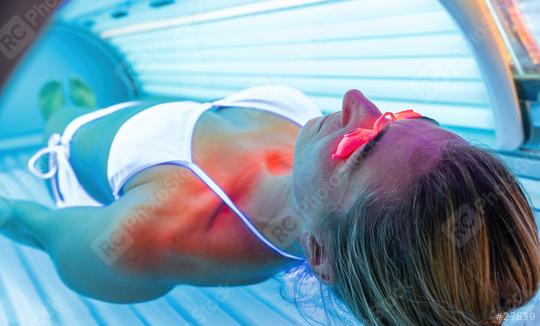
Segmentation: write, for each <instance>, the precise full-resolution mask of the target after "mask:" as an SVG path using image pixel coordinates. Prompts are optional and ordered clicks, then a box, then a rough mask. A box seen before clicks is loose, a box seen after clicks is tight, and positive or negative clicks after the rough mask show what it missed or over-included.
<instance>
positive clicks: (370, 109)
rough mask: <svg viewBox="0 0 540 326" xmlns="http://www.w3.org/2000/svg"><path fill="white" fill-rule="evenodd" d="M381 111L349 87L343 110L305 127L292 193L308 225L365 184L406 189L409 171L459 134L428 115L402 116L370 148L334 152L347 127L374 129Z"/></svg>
mask: <svg viewBox="0 0 540 326" xmlns="http://www.w3.org/2000/svg"><path fill="white" fill-rule="evenodd" d="M405 109H406V108H404V110H405ZM381 114H382V113H381V111H379V109H378V108H377V107H376V106H375V105H374V104H373V103H371V102H370V101H369V100H368V99H367V98H366V97H364V95H363V94H362V93H361V92H360V91H358V90H350V91H348V92H347V93H346V94H345V97H344V98H343V107H342V110H341V111H338V112H334V113H332V114H330V115H327V116H325V117H318V118H315V119H312V120H310V121H308V122H307V124H306V125H305V126H304V127H303V128H302V130H301V132H300V135H299V137H298V139H297V142H296V146H295V155H294V165H293V198H294V204H295V206H296V209H297V210H298V213H299V215H300V218H301V219H303V221H304V222H307V224H308V225H309V224H311V223H310V222H313V221H316V220H317V219H319V218H325V217H326V216H328V213H329V212H334V211H339V210H343V211H346V210H347V209H348V208H349V207H350V206H351V205H352V204H353V202H354V201H355V199H356V198H357V196H358V195H359V194H360V193H361V190H362V188H364V187H368V188H373V187H379V188H378V189H382V190H388V192H389V193H390V192H392V191H395V190H397V189H404V187H405V186H406V184H407V180H410V179H411V176H414V175H417V174H418V173H421V172H422V171H425V170H426V169H427V168H429V167H430V166H431V165H433V164H434V163H435V162H436V161H437V160H438V159H439V157H440V152H441V151H440V148H441V147H442V145H443V144H444V143H445V142H446V141H448V140H449V139H451V138H457V136H455V135H454V134H452V133H450V132H448V131H445V130H443V129H441V128H439V127H438V126H437V125H436V124H434V123H433V122H430V121H428V120H424V119H407V120H399V121H395V122H393V123H391V124H389V126H387V127H386V128H385V129H384V130H383V131H382V133H383V134H381V136H380V138H379V139H378V141H377V143H376V145H375V146H374V147H372V148H371V149H370V150H369V152H364V151H363V150H364V149H365V148H360V149H358V150H357V151H356V152H354V153H353V154H352V155H351V156H350V157H349V158H346V159H333V158H332V153H333V152H334V151H335V149H336V147H337V144H338V143H339V141H340V140H341V138H342V136H343V135H344V134H345V133H347V132H349V131H351V130H353V129H356V128H358V127H362V128H370V129H371V128H372V127H373V125H374V123H375V121H376V120H377V118H379V117H380V116H381Z"/></svg>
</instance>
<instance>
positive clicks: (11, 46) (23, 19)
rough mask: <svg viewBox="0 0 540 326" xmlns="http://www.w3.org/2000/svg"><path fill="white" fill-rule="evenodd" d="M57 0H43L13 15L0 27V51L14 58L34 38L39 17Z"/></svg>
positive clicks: (54, 4) (56, 3)
mask: <svg viewBox="0 0 540 326" xmlns="http://www.w3.org/2000/svg"><path fill="white" fill-rule="evenodd" d="M58 1H59V0H44V1H43V2H41V3H40V4H37V5H34V6H33V7H32V8H30V9H29V10H28V11H26V12H25V13H24V15H22V16H19V15H17V16H13V17H11V18H10V19H9V20H8V21H7V23H5V24H4V25H3V26H1V27H0V52H1V53H2V54H3V55H4V56H5V57H6V58H8V59H9V60H12V59H15V58H16V57H17V56H18V55H19V54H20V53H21V52H22V51H23V50H24V49H25V48H26V47H27V46H28V45H29V44H30V43H32V41H33V40H34V39H35V38H36V35H37V33H36V31H35V29H36V28H37V27H38V22H39V20H40V18H43V17H46V16H48V15H49V13H50V12H51V11H52V10H53V9H54V8H55V7H56V6H57V5H58Z"/></svg>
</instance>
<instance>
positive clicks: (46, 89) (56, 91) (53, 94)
mask: <svg viewBox="0 0 540 326" xmlns="http://www.w3.org/2000/svg"><path fill="white" fill-rule="evenodd" d="M65 104H66V103H65V96H64V91H63V90H62V84H60V82H59V81H57V80H54V81H50V82H48V83H47V84H45V85H43V87H42V88H41V90H40V91H39V109H40V111H41V114H42V115H43V118H45V120H49V118H50V117H51V115H52V114H53V113H54V112H56V111H58V110H60V109H62V108H63V107H64V106H65Z"/></svg>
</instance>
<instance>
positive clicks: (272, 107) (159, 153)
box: [107, 85, 322, 259]
mask: <svg viewBox="0 0 540 326" xmlns="http://www.w3.org/2000/svg"><path fill="white" fill-rule="evenodd" d="M225 107H245V108H252V109H258V110H263V111H267V112H271V113H275V114H277V115H280V116H282V117H285V118H287V119H289V120H291V121H292V122H294V123H296V124H298V125H300V126H303V125H304V124H305V123H306V122H307V121H308V120H310V119H312V118H314V117H318V116H320V115H322V112H321V110H320V109H319V108H318V107H317V105H316V104H315V103H313V102H312V101H311V100H310V99H309V98H308V97H307V96H306V95H305V94H304V93H302V92H300V91H299V90H296V89H294V88H291V87H286V86H273V85H272V86H259V87H253V88H248V89H246V90H243V91H240V92H238V93H235V94H233V95H231V96H229V97H227V98H225V99H222V100H219V101H215V102H211V103H202V104H201V103H196V102H190V101H185V102H171V103H164V104H159V105H156V106H153V107H150V108H148V109H146V110H144V111H141V112H139V113H137V114H136V115H134V116H133V117H131V118H130V119H129V120H127V121H126V122H125V123H124V124H123V125H122V126H121V127H120V129H119V130H118V132H117V134H116V135H115V137H114V139H113V142H112V144H111V148H110V153H109V160H108V163H107V177H108V180H109V184H110V187H111V189H112V193H113V195H114V197H115V198H118V197H119V196H120V195H121V191H122V187H123V186H124V184H125V183H126V182H127V180H128V179H129V178H130V177H131V176H133V175H135V174H136V173H138V172H141V171H143V170H145V169H147V168H150V167H153V166H156V165H161V164H175V165H180V166H183V167H186V168H189V169H190V170H191V171H192V172H193V173H194V174H195V175H196V176H197V177H199V178H200V179H201V181H203V182H204V183H205V184H206V185H208V187H209V188H210V189H211V190H212V191H214V192H215V193H216V195H218V196H219V197H220V198H221V200H223V202H224V203H225V204H226V205H227V206H228V207H229V208H231V210H232V211H233V212H235V213H236V214H237V215H238V217H239V218H240V219H241V220H242V221H243V222H244V223H245V224H246V226H247V227H248V228H249V229H250V230H251V231H252V232H253V233H254V234H255V235H256V236H257V237H258V238H259V239H260V240H261V241H263V242H264V243H265V244H266V245H268V246H269V247H270V248H271V249H273V250H274V251H276V252H277V253H279V254H281V255H282V256H285V257H288V258H293V259H301V258H299V257H296V256H293V255H291V254H289V253H287V252H285V251H283V250H281V249H280V248H278V247H276V246H275V245H274V244H272V243H271V242H270V241H268V240H267V239H266V238H265V237H264V236H263V235H262V234H261V233H260V232H259V231H258V230H257V229H256V228H255V226H254V225H253V223H252V222H251V221H250V219H249V218H247V217H246V216H245V215H244V214H243V213H242V212H241V211H240V210H239V209H238V208H237V207H236V205H235V204H234V203H233V202H232V200H231V199H230V198H229V196H228V195H227V194H226V193H225V192H224V191H223V189H221V187H219V186H218V185H217V184H216V183H215V182H214V181H213V180H212V179H211V178H210V177H209V176H208V175H207V174H206V173H205V172H204V171H203V170H202V169H200V168H199V167H198V166H197V165H196V164H195V163H193V160H192V138H193V131H194V129H195V125H196V123H197V121H198V120H199V117H200V116H201V115H202V114H203V113H204V112H205V111H206V110H208V109H211V108H217V109H219V108H225ZM141 153H144V154H141Z"/></svg>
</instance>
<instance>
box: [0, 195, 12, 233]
mask: <svg viewBox="0 0 540 326" xmlns="http://www.w3.org/2000/svg"><path fill="white" fill-rule="evenodd" d="M12 214H13V209H12V208H11V201H10V200H9V199H7V198H4V197H1V196H0V230H1V229H2V226H3V225H4V224H5V223H6V222H7V221H8V220H9V219H10V218H11V215H12Z"/></svg>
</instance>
